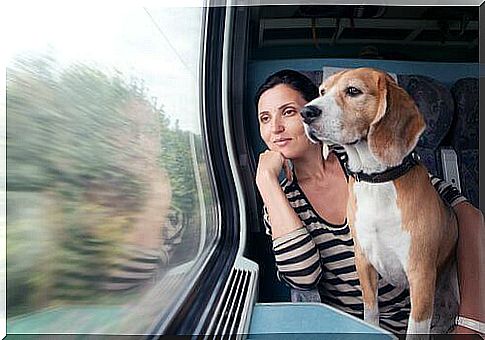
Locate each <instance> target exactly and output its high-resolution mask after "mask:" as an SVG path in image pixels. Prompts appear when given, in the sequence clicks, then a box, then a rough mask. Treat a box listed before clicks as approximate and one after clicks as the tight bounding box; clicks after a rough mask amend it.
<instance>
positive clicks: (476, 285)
mask: <svg viewBox="0 0 485 340" xmlns="http://www.w3.org/2000/svg"><path fill="white" fill-rule="evenodd" d="M453 209H454V210H455V212H456V216H457V218H458V245H457V260H458V280H459V287H460V309H459V315H460V316H464V317H467V318H470V319H473V320H477V321H481V322H485V291H484V289H483V287H485V285H484V283H485V225H484V220H483V214H482V212H481V211H480V210H478V209H477V208H475V207H474V206H473V205H471V204H470V203H469V202H462V203H459V204H457V205H455V206H454V207H453ZM455 333H474V332H473V331H472V330H470V329H468V328H465V327H461V326H458V327H456V329H455Z"/></svg>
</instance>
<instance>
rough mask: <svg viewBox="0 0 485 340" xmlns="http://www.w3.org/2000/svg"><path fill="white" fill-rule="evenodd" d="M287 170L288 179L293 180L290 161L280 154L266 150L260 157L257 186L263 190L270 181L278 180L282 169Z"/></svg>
mask: <svg viewBox="0 0 485 340" xmlns="http://www.w3.org/2000/svg"><path fill="white" fill-rule="evenodd" d="M282 168H283V169H284V170H285V174H286V178H287V179H288V180H291V179H292V173H291V169H290V166H289V160H288V159H286V158H285V157H284V156H283V155H282V154H281V153H280V152H278V151H272V150H266V151H265V152H263V153H261V154H260V155H259V163H258V169H257V171H256V184H257V185H258V188H259V189H260V190H261V187H262V185H263V184H265V183H266V182H267V181H268V180H273V179H276V180H277V179H278V176H279V174H280V171H281V169H282Z"/></svg>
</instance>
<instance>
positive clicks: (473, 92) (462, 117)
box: [450, 78, 480, 207]
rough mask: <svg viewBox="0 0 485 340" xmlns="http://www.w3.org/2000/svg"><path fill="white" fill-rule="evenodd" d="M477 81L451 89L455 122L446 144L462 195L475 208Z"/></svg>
mask: <svg viewBox="0 0 485 340" xmlns="http://www.w3.org/2000/svg"><path fill="white" fill-rule="evenodd" d="M478 90H479V89H478V78H463V79H459V80H457V81H456V82H455V83H454V84H453V86H452V87H451V93H452V95H453V98H454V102H455V120H454V121H453V125H452V127H451V131H450V137H451V138H450V140H451V144H452V146H453V148H454V149H455V150H456V153H457V155H458V163H459V164H458V166H459V169H460V180H461V188H462V192H463V194H464V195H465V197H467V198H468V199H469V200H470V201H471V202H472V203H473V204H474V205H475V206H476V207H478V206H479V194H480V191H479V187H478V184H479V178H478V176H479V164H478V157H479V153H478V137H479V125H478V123H479V117H478V114H479V106H478V105H479V100H478V99H479V92H478Z"/></svg>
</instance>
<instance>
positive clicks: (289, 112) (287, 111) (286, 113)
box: [283, 109, 296, 116]
mask: <svg viewBox="0 0 485 340" xmlns="http://www.w3.org/2000/svg"><path fill="white" fill-rule="evenodd" d="M294 113H296V110H293V109H290V110H286V111H284V112H283V115H284V116H290V115H292V114H294Z"/></svg>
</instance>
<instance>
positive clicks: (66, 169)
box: [6, 3, 219, 334]
mask: <svg viewBox="0 0 485 340" xmlns="http://www.w3.org/2000/svg"><path fill="white" fill-rule="evenodd" d="M29 6H30V8H29V10H28V11H26V10H25V8H24V7H23V6H22V5H18V6H15V5H14V4H11V6H10V10H9V15H8V17H7V18H6V20H7V23H6V25H7V26H8V27H9V30H10V32H15V35H12V36H11V39H10V40H9V41H8V43H7V48H8V51H7V52H8V55H9V59H8V63H7V81H6V85H7V98H6V101H7V199H6V202H7V212H6V213H7V221H8V223H7V229H8V231H7V258H8V262H7V290H8V296H7V332H8V333H10V334H12V333H13V334H15V333H50V332H54V333H104V334H106V333H109V334H123V333H124V334H126V333H129V334H146V333H147V331H148V330H149V329H151V327H154V323H155V322H157V321H159V320H160V319H163V315H165V314H167V313H170V310H171V308H172V307H173V305H174V304H175V303H178V302H179V301H180V300H181V296H183V294H184V290H186V289H187V287H190V286H191V285H192V282H193V281H194V280H196V278H197V275H198V274H199V272H200V270H201V268H202V267H203V264H204V263H205V261H207V259H208V257H209V255H210V254H211V251H212V250H213V248H214V246H215V244H216V242H217V239H218V236H219V229H218V227H217V225H218V210H217V201H216V196H215V193H214V191H213V185H212V180H211V178H212V177H211V176H212V175H211V170H210V167H209V165H208V162H207V156H206V148H205V145H204V142H203V139H202V133H201V130H202V129H201V123H200V118H199V93H200V89H199V77H200V76H199V55H200V51H199V48H198V47H199V46H201V39H202V37H201V36H202V33H201V25H202V9H201V8H200V7H199V8H190V7H185V8H176V7H164V8H144V7H134V6H132V7H126V6H123V5H121V4H118V3H117V4H116V6H112V5H107V4H104V3H96V6H95V7H92V6H87V5H86V4H84V3H69V4H67V3H66V4H64V3H57V4H56V7H55V8H53V7H46V5H45V4H44V3H42V4H40V3H39V4H37V3H30V4H29Z"/></svg>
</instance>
